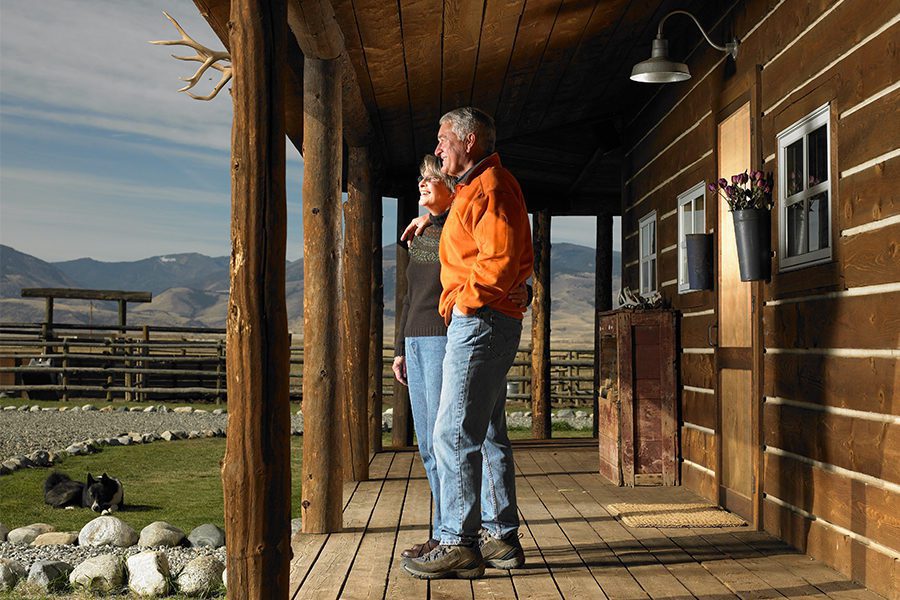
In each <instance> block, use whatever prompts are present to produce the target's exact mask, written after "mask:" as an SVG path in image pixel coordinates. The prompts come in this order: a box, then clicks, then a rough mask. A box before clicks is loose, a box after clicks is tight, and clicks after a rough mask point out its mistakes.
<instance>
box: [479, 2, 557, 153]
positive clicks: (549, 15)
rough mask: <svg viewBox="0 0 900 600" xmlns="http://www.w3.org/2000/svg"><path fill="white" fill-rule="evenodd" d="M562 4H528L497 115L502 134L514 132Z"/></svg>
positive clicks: (496, 111)
mask: <svg viewBox="0 0 900 600" xmlns="http://www.w3.org/2000/svg"><path fill="white" fill-rule="evenodd" d="M561 4H562V2H561V0H537V1H534V2H526V3H525V8H524V11H523V12H522V16H521V18H520V19H519V27H518V30H517V32H516V41H515V47H514V48H513V52H512V56H511V57H510V61H509V67H508V69H507V71H506V77H505V79H504V81H503V89H502V91H501V93H500V94H499V101H498V103H497V107H496V110H495V113H494V119H495V120H496V123H497V130H498V131H500V132H506V131H511V130H513V128H514V126H515V123H516V121H517V120H518V118H519V114H520V113H521V111H522V107H523V106H524V105H525V102H526V100H527V99H528V89H529V87H530V86H531V82H532V81H533V80H534V77H535V73H537V69H538V66H539V65H540V61H541V57H542V56H543V54H544V49H545V48H546V47H547V40H548V39H549V38H550V33H551V31H553V23H554V22H555V20H556V15H557V14H558V12H559V8H560V6H561ZM502 135H507V134H506V133H503V134H502Z"/></svg>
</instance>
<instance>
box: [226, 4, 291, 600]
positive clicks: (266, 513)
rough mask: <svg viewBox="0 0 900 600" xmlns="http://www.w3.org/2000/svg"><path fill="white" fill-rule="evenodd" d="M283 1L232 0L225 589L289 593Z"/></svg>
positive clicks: (242, 593) (231, 593) (243, 593)
mask: <svg viewBox="0 0 900 600" xmlns="http://www.w3.org/2000/svg"><path fill="white" fill-rule="evenodd" d="M285 18H286V5H285V2H284V0H269V1H265V2H263V1H262V0H233V1H232V3H231V15H230V21H231V26H232V28H231V39H230V46H231V57H232V64H233V65H234V84H233V86H232V91H231V95H232V98H233V102H234V123H233V126H232V135H231V148H232V150H231V152H232V154H231V156H232V160H231V244H232V246H231V294H230V297H229V300H228V315H227V337H226V343H227V348H228V351H227V361H228V362H227V380H228V413H229V414H228V435H227V443H226V448H225V458H224V460H223V463H222V484H223V492H224V501H225V534H226V544H227V546H228V559H227V567H228V597H229V598H232V599H235V598H240V599H244V598H253V599H264V598H273V599H282V598H283V599H286V598H287V597H288V593H289V570H290V561H291V543H290V532H291V499H290V489H291V472H290V460H289V458H290V422H291V418H290V408H289V406H288V376H289V364H288V361H289V349H288V329H287V310H286V306H285V290H284V284H285V250H286V244H287V230H286V225H285V223H286V220H287V209H286V205H285V166H284V163H285V144H284V139H285V125H284V79H283V77H284V75H283V65H284V55H285V41H286V28H285Z"/></svg>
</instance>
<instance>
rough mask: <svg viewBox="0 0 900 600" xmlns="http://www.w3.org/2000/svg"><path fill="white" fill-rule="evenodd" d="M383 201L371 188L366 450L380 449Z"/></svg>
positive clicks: (382, 327)
mask: <svg viewBox="0 0 900 600" xmlns="http://www.w3.org/2000/svg"><path fill="white" fill-rule="evenodd" d="M383 205H384V201H383V199H382V198H381V192H380V191H377V188H376V191H375V192H374V197H373V201H372V219H371V223H370V227H371V228H372V233H371V237H370V239H371V240H372V246H371V248H369V253H370V255H369V256H370V260H371V264H372V266H371V271H372V279H371V283H372V286H371V288H370V294H371V295H372V299H371V301H370V304H369V307H370V309H371V311H370V313H369V354H368V359H369V383H368V397H369V402H368V411H369V450H370V451H371V452H381V444H382V441H381V433H382V424H381V415H382V408H383V405H384V390H383V389H382V386H383V385H384V380H383V379H382V371H383V370H384V365H383V362H382V361H383V359H382V355H383V354H384V265H383V264H382V252H383V251H382V239H381V238H382V232H381V221H382V210H383Z"/></svg>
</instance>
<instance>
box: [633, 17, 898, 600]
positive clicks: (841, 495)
mask: <svg viewBox="0 0 900 600" xmlns="http://www.w3.org/2000/svg"><path fill="white" fill-rule="evenodd" d="M898 12H900V11H898V3H897V2H896V1H895V0H893V1H892V0H817V1H814V2H809V1H807V0H780V1H776V0H748V1H747V2H738V3H736V4H735V6H734V7H733V8H732V10H731V12H729V13H726V14H725V15H724V17H722V19H721V20H720V21H719V22H718V23H716V24H715V25H717V26H716V27H715V28H714V29H713V31H712V33H711V37H712V38H713V39H714V40H715V41H719V42H721V41H722V40H723V39H725V38H726V37H729V38H730V36H731V34H732V33H733V34H734V35H736V36H737V37H738V38H739V39H740V40H741V46H740V51H739V55H738V58H737V61H736V62H733V61H732V60H731V59H728V60H726V59H725V57H724V55H723V54H722V53H719V52H716V51H714V50H712V49H711V48H709V47H708V46H706V45H705V42H704V43H703V44H698V45H697V46H696V48H695V50H694V51H693V52H691V55H690V56H689V57H688V60H687V63H688V65H689V67H690V69H691V73H692V78H691V79H690V80H688V81H686V82H683V83H679V84H670V85H666V86H659V87H658V88H656V90H654V92H653V96H652V99H651V100H650V101H649V102H648V103H647V104H646V105H645V106H643V107H641V108H639V109H638V110H637V111H636V113H635V114H634V115H632V116H631V118H630V123H628V125H627V132H626V135H627V138H628V141H627V143H626V162H625V167H624V168H625V170H626V172H625V174H624V178H625V191H624V205H623V215H624V216H623V264H624V273H623V285H627V286H629V287H631V288H632V289H638V288H639V284H640V282H639V269H640V256H639V252H640V249H639V247H638V242H639V230H638V223H639V221H640V219H642V218H644V217H645V216H646V215H648V214H650V213H651V212H653V211H655V212H656V230H657V247H656V252H657V263H656V289H657V290H658V291H659V292H660V293H661V294H662V295H663V296H665V297H666V298H667V299H668V300H670V301H671V303H672V305H673V306H674V307H675V308H677V309H680V310H681V312H682V317H681V321H680V341H681V348H680V363H681V381H680V386H679V387H680V400H679V402H680V414H679V417H680V426H681V427H680V434H681V440H680V447H681V457H680V458H681V469H682V470H681V476H682V481H683V484H684V485H686V486H688V487H689V488H691V489H693V490H694V491H696V492H698V493H699V494H701V495H703V496H705V497H707V498H709V499H710V500H712V501H714V502H719V501H720V492H719V485H720V478H721V473H720V472H718V471H720V469H721V457H720V456H718V453H719V448H720V447H721V440H718V439H717V435H718V434H717V430H718V429H719V427H720V417H719V416H718V415H719V410H720V398H719V396H718V394H717V388H718V383H717V376H716V360H717V356H716V353H715V350H714V349H713V348H712V347H711V346H710V344H709V336H710V334H713V337H714V334H715V329H711V327H714V326H715V325H716V324H717V323H718V314H717V312H718V308H717V291H706V292H688V293H679V289H678V272H677V271H678V267H677V262H678V251H677V245H678V239H677V238H678V224H677V221H678V212H677V197H678V195H679V194H681V193H682V192H685V191H687V190H689V189H690V188H692V187H693V186H695V185H696V184H698V183H700V182H706V183H709V182H712V181H715V180H716V178H717V177H718V174H717V164H718V163H717V156H716V153H717V140H716V135H717V124H718V122H719V121H720V120H721V118H722V115H723V112H725V110H726V108H727V107H729V106H733V105H734V104H735V103H737V102H742V101H743V99H748V98H749V99H752V98H754V96H755V99H753V100H751V107H753V109H754V112H753V114H751V120H752V121H751V122H752V123H753V126H752V128H753V130H754V132H755V139H754V143H753V147H754V152H753V158H752V162H753V165H754V167H755V166H756V165H758V164H760V162H762V165H763V170H765V171H766V172H772V173H774V174H775V178H776V179H775V181H776V184H777V177H778V167H777V164H776V162H777V160H776V159H777V150H778V142H777V136H778V134H779V132H782V131H784V130H785V129H786V128H788V127H789V126H791V125H792V124H793V123H795V122H797V121H798V120H800V119H802V118H804V117H805V116H806V115H809V114H810V113H812V112H813V111H815V110H816V109H817V108H819V107H821V106H823V105H826V104H827V105H828V109H827V110H828V115H829V116H828V120H829V123H830V128H831V132H830V139H829V152H830V169H831V171H830V173H831V177H830V179H831V181H832V184H831V204H830V210H831V247H832V257H831V260H830V261H828V262H826V263H824V264H819V265H816V266H809V267H805V268H799V269H796V270H792V271H781V272H780V270H779V257H778V256H776V257H775V258H773V263H772V270H773V275H772V278H771V280H770V281H767V282H766V283H765V284H764V285H763V286H761V288H759V291H760V293H761V294H762V300H763V308H762V322H761V324H762V332H763V333H762V336H763V344H764V348H765V354H764V355H763V357H761V358H759V360H760V362H761V363H762V365H763V369H762V374H763V379H762V382H761V388H758V389H760V392H761V393H760V394H759V397H758V398H756V400H757V402H759V404H760V407H759V411H760V413H761V414H760V420H761V422H760V423H759V436H760V442H761V443H760V449H759V452H760V456H759V463H760V466H759V469H760V471H759V473H758V477H759V486H760V487H759V488H758V489H760V490H761V492H762V494H761V496H760V497H759V498H758V502H759V526H760V527H764V528H765V529H766V530H767V531H769V532H771V533H773V534H775V535H777V536H779V537H781V538H783V539H784V540H786V541H787V542H789V543H791V544H792V545H794V546H796V547H798V548H799V549H801V550H803V551H805V552H807V553H809V554H810V555H812V556H814V557H816V558H819V559H821V560H823V561H825V562H827V563H828V564H830V565H831V566H833V567H834V568H836V569H838V570H839V571H841V572H843V573H845V574H847V575H849V576H850V577H852V578H853V579H856V580H857V581H859V582H861V583H863V584H865V585H866V586H868V587H870V588H871V589H872V590H874V591H876V592H878V593H880V594H882V595H885V596H886V597H897V594H898V590H900V566H898V564H900V351H898V346H900V283H898V282H900V202H898V194H897V185H896V183H897V181H900V118H898V116H900V115H898V112H900V108H898V107H900V83H898V80H900V58H898V56H897V46H898V44H897V40H898V39H900V23H898V22H900V15H898ZM701 20H703V19H702V18H701ZM704 24H705V25H706V26H710V25H712V23H710V22H709V20H708V19H707V20H706V21H704ZM673 58H676V59H680V58H681V57H673ZM635 85H639V84H635ZM748 92H749V93H748ZM775 201H776V208H775V209H774V210H773V211H772V231H771V233H772V243H773V249H775V250H777V248H778V239H779V237H778V236H779V223H778V220H779V210H778V205H777V203H778V202H779V198H778V189H777V185H776V191H775ZM716 205H717V203H716V202H715V199H714V198H713V197H712V194H710V193H708V192H707V194H706V207H707V208H706V215H705V218H706V231H707V232H713V231H714V230H715V229H716V226H717V222H718V221H717V214H716V210H717V209H716Z"/></svg>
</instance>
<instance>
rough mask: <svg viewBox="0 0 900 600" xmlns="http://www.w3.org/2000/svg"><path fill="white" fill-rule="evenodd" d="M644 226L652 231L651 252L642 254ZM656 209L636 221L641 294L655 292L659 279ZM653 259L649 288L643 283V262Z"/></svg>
mask: <svg viewBox="0 0 900 600" xmlns="http://www.w3.org/2000/svg"><path fill="white" fill-rule="evenodd" d="M646 227H650V231H651V232H652V233H653V252H652V253H650V254H648V255H646V256H644V229H645V228H646ZM656 229H657V227H656V211H655V210H654V211H652V212H650V213H648V214H646V215H644V216H643V217H642V218H641V220H640V221H638V232H639V234H638V259H639V260H638V287H639V289H640V293H641V295H647V294H649V293H652V292H655V291H656V290H657V287H658V286H657V285H656V282H658V281H659V274H658V265H659V261H658V260H657V254H658V252H659V244H658V240H659V237H658V236H657V231H656ZM650 261H653V282H654V286H653V287H652V288H651V287H650V286H649V285H647V286H645V285H644V263H647V262H650Z"/></svg>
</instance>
